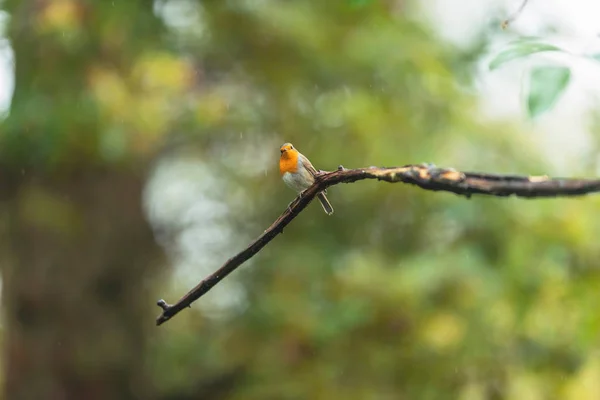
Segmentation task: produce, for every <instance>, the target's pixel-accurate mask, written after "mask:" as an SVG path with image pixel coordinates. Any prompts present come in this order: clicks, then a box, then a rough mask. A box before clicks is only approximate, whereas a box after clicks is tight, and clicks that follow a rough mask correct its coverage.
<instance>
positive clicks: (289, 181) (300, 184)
mask: <svg viewBox="0 0 600 400" xmlns="http://www.w3.org/2000/svg"><path fill="white" fill-rule="evenodd" d="M305 171H306V170H305ZM283 181H284V182H285V184H286V185H288V186H289V187H291V188H292V189H294V190H295V191H296V192H298V193H300V192H302V191H304V190H306V188H308V187H309V186H310V185H312V184H313V183H314V181H315V178H313V176H312V175H311V174H310V172H308V171H306V174H304V175H303V174H301V173H296V174H291V173H289V172H285V173H284V174H283Z"/></svg>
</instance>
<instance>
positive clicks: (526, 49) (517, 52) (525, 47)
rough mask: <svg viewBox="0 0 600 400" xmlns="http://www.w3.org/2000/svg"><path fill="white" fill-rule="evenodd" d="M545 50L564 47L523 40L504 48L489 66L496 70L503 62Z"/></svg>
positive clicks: (559, 49) (557, 49)
mask: <svg viewBox="0 0 600 400" xmlns="http://www.w3.org/2000/svg"><path fill="white" fill-rule="evenodd" d="M543 51H562V49H561V48H559V47H556V46H553V45H551V44H546V43H531V42H522V43H519V44H517V45H515V46H513V47H511V48H509V49H508V50H504V51H503V52H501V53H499V54H498V55H497V56H496V57H494V59H493V60H492V61H491V62H490V65H489V68H490V70H494V69H496V68H498V67H499V66H501V65H502V64H505V63H507V62H509V61H511V60H514V59H516V58H521V57H526V56H528V55H531V54H534V53H541V52H543Z"/></svg>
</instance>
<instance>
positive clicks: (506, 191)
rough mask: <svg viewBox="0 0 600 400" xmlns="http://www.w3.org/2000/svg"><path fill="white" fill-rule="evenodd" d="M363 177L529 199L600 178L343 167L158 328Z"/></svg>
mask: <svg viewBox="0 0 600 400" xmlns="http://www.w3.org/2000/svg"><path fill="white" fill-rule="evenodd" d="M363 179H377V180H380V181H386V182H391V183H396V182H403V183H410V184H413V185H416V186H419V187H420V188H422V189H425V190H433V191H446V192H452V193H456V194H458V195H462V196H466V197H467V198H469V197H471V195H473V194H483V195H489V196H499V197H505V196H511V195H514V196H517V197H525V198H535V197H566V196H577V195H584V194H589V193H594V192H599V191H600V180H591V179H560V178H558V179H551V178H548V177H547V176H510V175H496V174H480V173H470V172H459V171H456V170H453V169H442V168H437V167H436V166H434V165H431V164H422V165H406V166H404V167H391V168H377V167H369V168H361V169H344V168H343V167H342V166H340V167H339V168H338V170H337V171H333V172H323V173H321V174H320V175H319V176H318V177H317V179H316V182H315V183H314V184H313V185H312V186H311V187H309V188H308V189H306V191H304V192H303V193H302V195H301V196H299V197H298V198H296V200H294V202H293V203H292V204H291V205H290V207H289V208H288V209H287V210H286V211H285V212H284V213H283V214H281V216H279V218H277V220H276V221H275V222H273V224H271V226H269V228H267V230H265V231H264V233H263V234H262V235H260V236H259V237H258V238H257V239H256V240H254V241H253V242H252V243H250V245H249V246H248V247H247V248H245V249H244V250H242V251H241V252H240V253H238V254H236V255H235V256H233V257H232V258H230V259H229V260H227V261H226V262H225V264H223V266H221V268H219V269H218V270H217V271H215V272H214V273H213V274H212V275H210V276H208V277H207V278H206V279H204V280H203V281H202V282H200V283H199V284H198V285H197V286H196V287H194V288H193V289H192V290H190V291H189V292H188V293H187V294H186V295H185V296H183V297H182V298H181V299H179V301H177V303H175V304H173V305H169V304H167V303H166V302H165V301H164V300H159V301H158V303H157V304H158V306H159V307H160V308H162V310H163V312H162V314H161V315H160V316H159V317H158V318H157V319H156V324H157V325H161V324H162V323H164V322H166V321H168V320H169V319H171V318H172V317H173V316H174V315H175V314H177V313H178V312H179V311H181V310H183V309H184V308H186V307H189V306H190V305H191V304H192V303H193V302H194V301H196V300H197V299H199V298H200V297H201V296H203V295H204V294H205V293H207V292H208V291H209V290H210V289H212V288H213V287H214V286H215V285H216V284H217V283H219V282H220V281H221V280H222V279H223V278H225V277H226V276H227V275H229V274H230V273H231V272H233V271H234V270H236V269H237V268H238V267H239V266H240V265H242V264H243V263H244V262H246V261H247V260H248V259H250V258H251V257H252V256H254V255H255V254H256V253H258V252H259V251H260V250H261V249H262V248H263V247H264V246H266V245H267V244H268V243H269V242H270V241H271V240H273V239H274V238H275V236H277V235H278V234H279V233H282V232H283V228H285V227H286V226H287V225H288V224H289V223H290V222H292V220H293V219H294V218H296V216H298V214H299V213H300V212H301V211H302V210H304V208H305V207H306V206H307V205H308V204H309V203H310V202H311V201H312V200H313V199H314V198H315V196H316V195H317V193H319V192H321V191H322V190H323V189H326V188H328V187H330V186H333V185H337V184H339V183H352V182H356V181H360V180H363Z"/></svg>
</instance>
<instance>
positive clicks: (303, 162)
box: [279, 143, 333, 215]
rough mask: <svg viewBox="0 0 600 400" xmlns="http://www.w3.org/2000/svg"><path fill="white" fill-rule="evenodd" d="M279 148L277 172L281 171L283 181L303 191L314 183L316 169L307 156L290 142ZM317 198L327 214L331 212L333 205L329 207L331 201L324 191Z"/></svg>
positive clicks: (296, 189) (300, 191)
mask: <svg viewBox="0 0 600 400" xmlns="http://www.w3.org/2000/svg"><path fill="white" fill-rule="evenodd" d="M279 150H280V151H281V157H280V158H279V172H281V177H282V178H283V181H284V182H285V184H286V185H288V186H289V187H291V188H292V189H294V190H295V191H296V192H298V193H302V192H304V191H305V190H306V189H307V188H308V187H309V186H311V185H312V184H313V183H315V176H317V170H316V169H315V167H313V165H312V164H311V162H310V161H309V160H308V158H306V157H305V156H304V155H303V154H302V153H300V152H299V151H298V150H296V148H295V147H294V146H293V145H292V144H291V143H285V144H284V145H283V146H281V148H280V149H279ZM317 198H318V199H319V201H320V202H321V205H322V206H323V210H325V212H326V213H327V215H331V214H333V207H331V203H329V200H327V196H325V191H322V192H320V193H319V194H317Z"/></svg>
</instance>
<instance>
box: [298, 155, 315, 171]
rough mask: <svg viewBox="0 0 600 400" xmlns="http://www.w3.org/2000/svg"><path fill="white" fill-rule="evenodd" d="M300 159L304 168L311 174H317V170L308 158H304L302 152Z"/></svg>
mask: <svg viewBox="0 0 600 400" xmlns="http://www.w3.org/2000/svg"><path fill="white" fill-rule="evenodd" d="M300 160H302V165H304V168H306V169H307V170H308V172H310V174H311V175H312V176H317V170H316V169H315V167H313V165H312V164H311V162H310V161H309V160H308V158H306V157H305V156H304V155H303V154H300Z"/></svg>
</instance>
